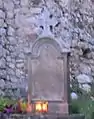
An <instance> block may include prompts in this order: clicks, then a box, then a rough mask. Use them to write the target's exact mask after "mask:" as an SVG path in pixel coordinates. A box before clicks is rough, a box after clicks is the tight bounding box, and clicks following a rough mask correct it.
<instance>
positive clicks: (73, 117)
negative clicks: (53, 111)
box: [33, 114, 85, 119]
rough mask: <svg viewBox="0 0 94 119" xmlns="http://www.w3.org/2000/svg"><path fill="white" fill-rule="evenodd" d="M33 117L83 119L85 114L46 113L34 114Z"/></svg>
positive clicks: (40, 118) (36, 118)
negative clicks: (43, 114) (46, 114)
mask: <svg viewBox="0 0 94 119" xmlns="http://www.w3.org/2000/svg"><path fill="white" fill-rule="evenodd" d="M33 119H85V116H84V115H82V114H73V115H61V116H60V115H48V116H40V117H39V116H34V118H33Z"/></svg>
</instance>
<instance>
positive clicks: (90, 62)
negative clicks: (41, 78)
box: [0, 0, 94, 96]
mask: <svg viewBox="0 0 94 119" xmlns="http://www.w3.org/2000/svg"><path fill="white" fill-rule="evenodd" d="M43 15H44V16H43ZM47 15H48V16H49V17H47V21H45V22H43V18H44V17H46V16H47ZM42 16H43V17H42ZM46 24H47V25H49V27H50V31H51V32H52V33H53V34H54V36H55V37H57V38H61V39H62V40H63V41H64V42H66V44H63V45H64V48H67V47H69V44H70V42H71V59H70V66H71V76H70V78H71V80H78V82H79V83H80V84H81V83H84V84H83V85H82V88H83V89H84V90H86V91H90V86H89V85H88V83H91V82H92V81H94V2H93V0H0V95H3V96H5V95H7V96H19V94H20V92H19V88H20V87H21V88H24V87H26V85H27V72H26V70H25V61H26V56H25V54H26V53H28V52H30V50H31V47H32V43H33V42H34V41H35V40H36V38H37V37H38V36H39V35H40V34H41V33H42V31H43V30H44V29H45V25H46Z"/></svg>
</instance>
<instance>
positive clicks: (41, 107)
mask: <svg viewBox="0 0 94 119" xmlns="http://www.w3.org/2000/svg"><path fill="white" fill-rule="evenodd" d="M35 111H36V112H47V111H48V102H36V103H35Z"/></svg>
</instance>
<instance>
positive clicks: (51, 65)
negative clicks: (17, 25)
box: [28, 37, 69, 114]
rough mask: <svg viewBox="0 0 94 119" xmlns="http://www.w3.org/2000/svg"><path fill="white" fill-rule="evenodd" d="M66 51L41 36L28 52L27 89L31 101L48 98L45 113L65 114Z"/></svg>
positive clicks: (66, 106)
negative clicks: (29, 52)
mask: <svg viewBox="0 0 94 119" xmlns="http://www.w3.org/2000/svg"><path fill="white" fill-rule="evenodd" d="M68 60H69V52H62V48H61V47H60V45H59V43H57V42H56V41H55V40H54V39H51V38H46V37H45V38H41V39H39V40H37V41H36V42H35V44H34V45H33V46H32V54H29V56H28V75H29V83H28V84H29V93H30V95H31V100H32V101H38V100H40V101H42V100H45V101H48V102H49V107H48V113H60V114H62V113H64V114H68V113H69V109H68V101H69V97H68V96H69V95H68V94H69V93H68V88H69V78H68V77H69V71H68V70H69V68H68V63H69V61H68Z"/></svg>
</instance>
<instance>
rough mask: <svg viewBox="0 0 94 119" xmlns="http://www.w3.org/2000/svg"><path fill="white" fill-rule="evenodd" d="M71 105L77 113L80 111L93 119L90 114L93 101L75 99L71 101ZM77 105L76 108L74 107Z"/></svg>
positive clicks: (93, 104) (93, 108) (93, 110)
mask: <svg viewBox="0 0 94 119" xmlns="http://www.w3.org/2000/svg"><path fill="white" fill-rule="evenodd" d="M75 105H76V106H75ZM72 106H73V107H74V110H75V111H76V112H77V111H78V113H79V112H80V113H82V114H85V117H86V119H94V117H92V114H93V112H94V101H91V100H76V101H73V102H72ZM77 107H78V109H76V108H77ZM74 110H73V111H74ZM93 115H94V114H93Z"/></svg>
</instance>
